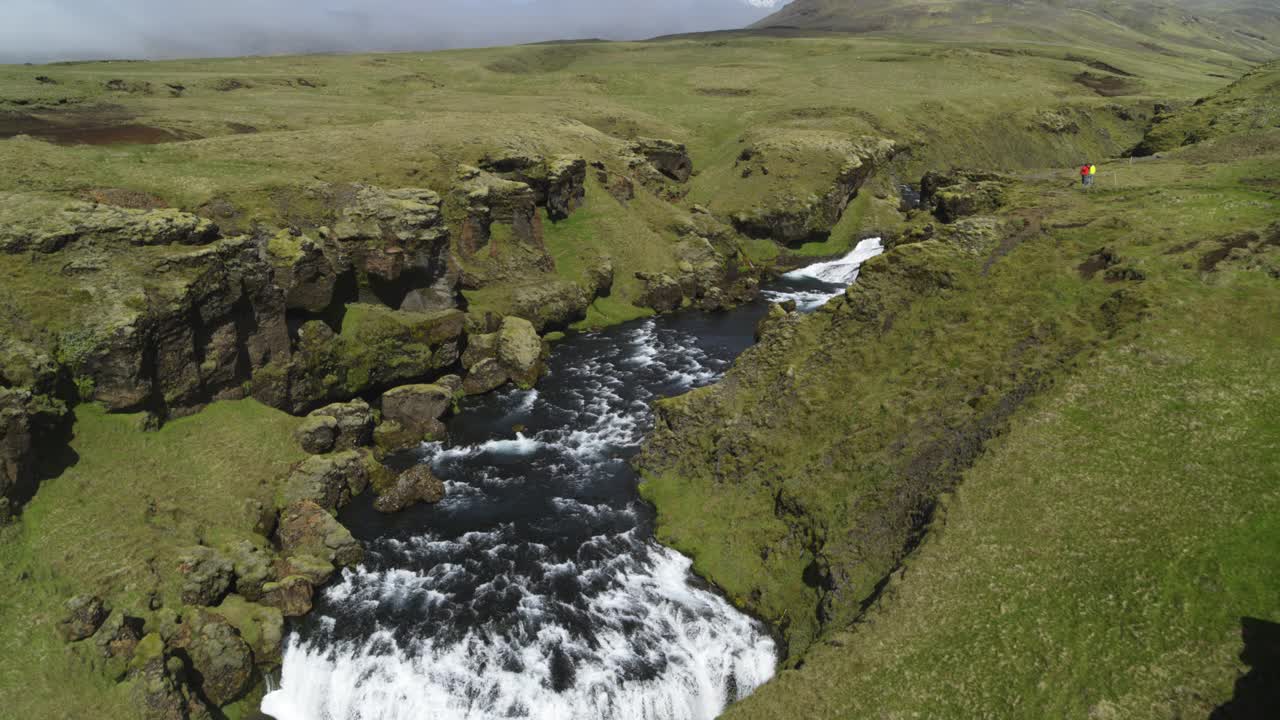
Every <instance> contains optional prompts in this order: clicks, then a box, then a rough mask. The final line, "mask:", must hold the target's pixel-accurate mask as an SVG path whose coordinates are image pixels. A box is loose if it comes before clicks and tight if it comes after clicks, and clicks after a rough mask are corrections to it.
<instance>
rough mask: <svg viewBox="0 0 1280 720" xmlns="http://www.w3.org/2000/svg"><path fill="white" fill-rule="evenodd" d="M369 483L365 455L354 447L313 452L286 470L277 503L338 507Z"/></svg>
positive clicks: (333, 508) (325, 507)
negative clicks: (304, 502)
mask: <svg viewBox="0 0 1280 720" xmlns="http://www.w3.org/2000/svg"><path fill="white" fill-rule="evenodd" d="M368 486H369V474H368V471H367V469H366V466H365V458H364V455H363V454H361V453H359V452H357V451H355V450H347V451H344V452H338V453H333V454H331V455H313V456H311V457H309V458H307V459H306V460H303V461H302V462H301V463H299V464H298V466H297V467H295V468H294V469H293V472H291V473H290V474H289V477H288V479H286V480H285V483H284V487H283V488H282V490H281V494H280V506H281V507H290V506H293V505H295V504H296V503H299V502H303V501H307V502H312V503H315V504H316V505H319V506H320V507H322V508H324V509H326V510H337V509H338V508H340V507H342V506H344V505H346V504H347V503H349V502H351V498H353V497H355V496H356V495H359V494H360V493H361V492H364V489H365V488H366V487H368Z"/></svg>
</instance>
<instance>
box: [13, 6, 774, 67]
mask: <svg viewBox="0 0 1280 720" xmlns="http://www.w3.org/2000/svg"><path fill="white" fill-rule="evenodd" d="M783 4H785V3H784V2H783V0H452V1H448V0H363V1H362V0H0V63H3V62H48V61H51V60H72V59H107V58H169V57H208V56H215V55H253V54H276V53H299V52H351V51H359V50H425V49H435V48H449V47H472V46H479V45H504V44H511V43H520V42H532V41H537V40H556V39H571V38H589V37H596V38H606V39H638V38H646V37H653V36H655V35H663V34H668V33H680V32H691V31H696V30H718V29H725V28H737V27H742V26H744V25H747V24H749V23H752V22H754V21H756V20H758V19H760V18H762V17H764V16H765V15H767V14H768V13H769V12H771V11H772V10H774V9H776V6H781V5H783Z"/></svg>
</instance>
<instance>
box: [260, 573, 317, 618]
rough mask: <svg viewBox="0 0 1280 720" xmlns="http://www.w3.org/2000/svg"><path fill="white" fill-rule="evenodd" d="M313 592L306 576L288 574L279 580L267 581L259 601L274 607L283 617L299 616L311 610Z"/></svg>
mask: <svg viewBox="0 0 1280 720" xmlns="http://www.w3.org/2000/svg"><path fill="white" fill-rule="evenodd" d="M314 592H315V591H314V588H313V587H312V585H311V583H310V581H308V580H307V579H306V578H304V577H301V576H299V575H290V576H289V577H286V578H281V579H280V581H279V582H272V583H267V584H266V585H265V586H264V587H263V594H262V599H261V600H260V601H259V602H261V603H262V604H263V605H266V606H267V607H273V608H276V609H277V610H279V611H280V614H281V615H283V616H285V617H301V616H303V615H306V614H307V613H309V612H311V596H312V595H313V594H314Z"/></svg>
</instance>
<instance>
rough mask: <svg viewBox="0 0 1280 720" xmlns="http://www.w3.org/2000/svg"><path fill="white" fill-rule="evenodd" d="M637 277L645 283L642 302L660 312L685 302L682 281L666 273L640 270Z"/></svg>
mask: <svg viewBox="0 0 1280 720" xmlns="http://www.w3.org/2000/svg"><path fill="white" fill-rule="evenodd" d="M636 278H637V279H639V280H640V281H642V282H643V283H644V286H645V289H644V292H643V293H642V294H641V296H640V304H642V305H644V306H646V307H650V308H653V309H654V310H657V311H658V312H660V313H661V312H671V311H672V310H676V309H678V308H679V307H680V304H681V303H682V302H684V290H683V289H682V288H681V287H680V283H679V282H677V281H676V280H675V279H674V278H672V277H671V276H670V275H668V274H666V273H647V272H638V273H636Z"/></svg>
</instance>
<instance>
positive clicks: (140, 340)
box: [62, 238, 290, 417]
mask: <svg viewBox="0 0 1280 720" xmlns="http://www.w3.org/2000/svg"><path fill="white" fill-rule="evenodd" d="M259 250H260V247H259V244H258V243H257V242H255V241H253V240H252V239H250V238H233V239H228V240H221V241H218V242H216V243H214V244H212V245H209V246H206V247H203V248H200V249H198V250H195V251H193V252H188V253H185V254H178V255H166V256H164V257H163V258H162V259H160V260H158V261H156V262H154V263H151V264H149V265H147V266H146V267H148V268H149V269H148V271H147V272H148V274H149V275H151V276H152V278H153V281H152V282H153V283H154V286H155V287H156V288H157V289H156V290H154V291H148V292H146V293H142V298H141V302H135V301H133V300H131V299H129V297H130V296H128V293H132V292H136V290H134V289H132V288H128V289H124V288H122V289H121V290H120V292H121V293H123V295H122V296H121V297H119V298H116V299H115V300H113V301H114V302H117V303H118V304H116V305H114V306H112V311H111V312H109V313H107V315H106V317H105V319H103V320H102V321H101V322H99V323H97V324H95V325H93V326H89V327H86V328H84V330H83V331H82V334H81V335H78V336H77V341H76V342H75V343H74V344H72V345H69V346H67V347H65V348H64V349H63V350H62V352H63V357H64V359H65V362H66V364H67V365H68V369H69V371H70V372H71V374H73V375H74V376H76V377H79V378H84V379H85V380H86V381H89V386H90V387H92V388H93V392H92V395H91V397H89V398H84V399H93V400H97V401H99V402H101V403H103V404H104V405H106V406H107V408H108V409H110V410H114V411H137V410H149V411H151V412H153V413H154V414H156V415H158V416H160V417H164V416H166V415H181V414H188V413H190V412H193V411H194V410H197V409H199V408H200V407H202V406H203V405H204V404H205V403H207V402H209V401H212V400H219V399H234V398H239V397H241V396H242V395H243V384H244V382H245V381H246V380H248V379H249V377H250V376H251V375H252V373H253V372H254V371H255V370H257V369H259V368H262V367H264V366H265V365H267V364H268V363H270V362H272V361H273V360H287V358H288V357H289V352H290V347H289V335H288V330H287V328H286V324H285V316H284V315H285V313H284V311H285V302H284V294H283V293H282V292H281V291H280V289H279V288H278V287H277V286H276V285H275V284H274V282H273V278H272V273H271V270H270V267H269V266H268V265H267V264H266V263H264V262H263V261H262V259H261V254H260V252H259ZM98 290H99V291H100V292H107V297H112V296H111V295H110V293H109V292H108V290H109V288H103V287H99V288H98Z"/></svg>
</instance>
